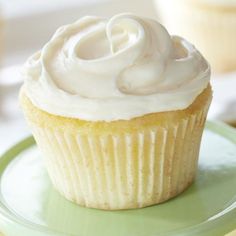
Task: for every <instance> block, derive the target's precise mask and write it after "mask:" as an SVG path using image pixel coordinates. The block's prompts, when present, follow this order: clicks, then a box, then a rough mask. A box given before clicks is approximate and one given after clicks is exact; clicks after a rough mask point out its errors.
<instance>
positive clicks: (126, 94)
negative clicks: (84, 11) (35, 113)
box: [23, 14, 210, 121]
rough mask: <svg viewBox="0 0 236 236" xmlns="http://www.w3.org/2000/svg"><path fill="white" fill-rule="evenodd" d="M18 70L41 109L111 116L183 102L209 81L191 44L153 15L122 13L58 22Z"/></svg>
mask: <svg viewBox="0 0 236 236" xmlns="http://www.w3.org/2000/svg"><path fill="white" fill-rule="evenodd" d="M23 76H24V81H25V82H24V91H25V92H26V95H27V96H28V97H29V99H30V100H31V102H32V103H33V104H34V105H35V106H36V107H38V108H39V109H42V110H44V111H46V112H48V113H51V114H54V115H59V116H64V117H71V118H79V119H83V120H91V121H113V120H129V119H132V118H134V117H138V116H143V115H145V114H149V113H154V112H163V111H173V110H180V109H185V108H187V107H188V106H189V105H191V104H192V102H193V101H194V100H195V98H196V97H197V96H198V95H199V94H200V93H201V92H202V91H203V90H204V89H205V88H206V87H207V85H208V83H209V77H210V69H209V65H208V63H207V62H206V60H205V59H204V58H203V56H202V55H201V54H200V53H199V51H197V50H196V49H195V48H194V46H193V45H191V44H190V43H188V42H187V41H186V40H184V39H182V38H180V37H178V36H170V35H169V34H168V32H167V31H166V30H165V28H164V27H163V26H162V25H161V24H159V23H158V22H156V21H154V20H151V19H147V18H140V17H138V16H135V15H132V14H120V15H115V16H113V17H112V18H110V19H106V18H100V17H94V16H86V17H83V18H81V19H80V20H78V21H76V22H75V23H73V24H70V25H66V26H62V27H61V28H59V29H58V30H57V32H56V33H55V34H54V35H53V37H52V39H51V40H50V41H49V42H48V43H47V44H46V45H45V46H44V47H43V49H42V50H41V51H40V52H37V53H36V54H35V55H33V56H32V57H31V58H29V59H28V61H27V62H26V64H25V66H24V69H23Z"/></svg>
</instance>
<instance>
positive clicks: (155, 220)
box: [0, 122, 236, 236]
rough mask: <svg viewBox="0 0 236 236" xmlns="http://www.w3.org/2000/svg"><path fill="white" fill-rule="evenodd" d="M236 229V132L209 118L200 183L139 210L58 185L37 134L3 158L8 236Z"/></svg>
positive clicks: (214, 234)
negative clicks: (86, 200)
mask: <svg viewBox="0 0 236 236" xmlns="http://www.w3.org/2000/svg"><path fill="white" fill-rule="evenodd" d="M234 228H236V131H235V130H234V129H232V128H229V127H228V126H226V125H222V124H217V123H212V122H208V124H207V127H206V129H205V131H204V135H203V141H202V146H201V152H200V163H199V171H198V176H197V179H196V181H195V183H194V184H193V185H192V186H191V187H190V188H189V189H188V190H186V191H185V192H184V193H183V194H181V195H180V196H178V197H176V198H174V199H172V200H170V201H168V202H166V203H163V204H160V205H156V206H152V207H147V208H144V209H137V210H122V211H102V210H95V209H87V208H83V207H79V206H76V205H75V204H73V203H71V202H69V201H67V200H65V199H64V198H63V197H62V196H60V195H59V194H58V193H57V192H56V191H55V190H54V189H53V187H52V185H51V183H50V180H49V178H48V175H47V173H46V171H45V169H44V167H43V164H42V160H41V158H40V154H39V152H38V149H37V147H36V146H35V143H34V140H33V138H32V137H30V138H27V139H25V140H23V141H22V142H20V143H19V144H17V145H16V146H14V147H12V148H11V149H10V150H9V151H8V152H7V153H5V154H4V155H3V156H2V157H1V158H0V231H1V232H2V233H3V234H4V235H5V236H43V235H44V236H47V235H53V236H73V235H74V236H158V235H160V236H161V235H166V236H167V235H168V236H171V235H174V236H178V235H181V236H184V235H188V236H190V235H198V236H199V235H202V236H218V235H219V236H222V235H224V234H225V233H227V232H229V231H231V230H233V229H234Z"/></svg>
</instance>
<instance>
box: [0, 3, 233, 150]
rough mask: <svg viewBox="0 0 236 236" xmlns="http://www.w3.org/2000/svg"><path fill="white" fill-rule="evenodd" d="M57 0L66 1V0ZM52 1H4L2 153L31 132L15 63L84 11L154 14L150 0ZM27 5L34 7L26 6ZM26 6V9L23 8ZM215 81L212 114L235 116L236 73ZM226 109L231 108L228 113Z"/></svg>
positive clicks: (0, 84) (0, 106) (0, 78)
mask: <svg viewBox="0 0 236 236" xmlns="http://www.w3.org/2000/svg"><path fill="white" fill-rule="evenodd" d="M57 1H59V2H63V3H65V1H64V0H57ZM69 1H70V0H68V1H66V2H68V3H69ZM42 2H44V3H45V2H48V4H49V5H50V6H49V7H48V8H47V11H44V9H45V8H44V6H43V5H42V4H43V3H42ZM53 2H54V3H55V2H56V0H51V1H46V0H34V1H29V0H3V1H2V4H3V5H5V6H6V5H8V6H7V7H8V8H7V9H6V11H5V15H6V16H7V20H6V22H5V33H6V37H5V43H6V46H5V58H4V59H5V60H4V70H2V71H0V154H1V153H2V152H4V151H5V150H6V149H7V148H9V147H10V146H11V145H12V144H14V143H15V142H17V141H19V140H20V139H21V138H22V137H25V136H27V135H29V134H30V132H29V130H28V127H27V125H26V123H25V121H24V119H23V115H22V113H21V111H20V108H19V105H18V99H17V97H18V91H19V86H20V84H21V80H20V77H19V70H18V68H19V67H16V66H15V65H19V66H20V65H21V64H22V63H23V62H24V61H25V59H26V58H27V57H28V56H29V55H30V54H32V53H33V52H35V51H36V50H37V49H39V48H41V47H42V45H43V44H44V43H45V42H46V41H47V40H48V39H49V38H50V36H51V35H52V33H53V32H54V31H55V29H56V28H57V27H58V26H59V25H62V24H65V23H68V22H71V21H73V20H75V19H77V18H78V17H80V16H81V15H84V14H100V15H103V14H104V15H112V14H114V13H117V12H121V11H132V12H134V13H136V14H139V15H146V16H147V15H148V16H150V17H155V13H154V10H153V7H152V3H151V0H150V1H145V0H142V1H141V0H140V1H135V0H130V1H127V3H126V1H125V0H119V1H118V0H109V1H107V2H110V3H109V4H108V3H106V4H104V1H99V0H96V2H97V4H93V6H92V7H89V6H88V5H86V6H84V7H82V6H81V5H80V6H77V7H75V5H73V4H75V3H77V4H78V3H81V1H78V0H74V1H71V2H73V3H71V4H68V5H67V7H66V8H65V7H62V6H63V5H60V4H59V8H54V7H55V6H57V4H55V5H53ZM82 2H86V3H87V2H88V1H85V0H84V1H82ZM101 2H103V4H102V3H101ZM23 3H24V4H23ZM63 3H61V4H63ZM100 3H101V4H100ZM21 4H22V5H21ZM30 5H31V6H30ZM26 6H27V8H28V7H29V8H30V9H33V10H32V11H29V10H26ZM23 8H24V9H25V11H21V10H22V9H23ZM37 9H39V10H37ZM9 66H12V67H9ZM218 77H219V76H218ZM212 84H213V89H214V99H213V104H212V107H211V109H210V114H209V117H210V118H221V119H222V117H224V119H226V117H225V114H226V115H227V116H229V115H230V116H232V118H233V119H235V117H236V112H235V111H234V113H233V110H235V109H236V105H235V104H236V94H235V93H236V92H235V91H236V73H233V74H229V75H224V76H220V78H217V79H214V80H212ZM230 104H231V105H230ZM227 107H228V108H227ZM225 108H227V109H225ZM225 110H228V111H230V112H228V111H226V113H225ZM227 119H229V117H227Z"/></svg>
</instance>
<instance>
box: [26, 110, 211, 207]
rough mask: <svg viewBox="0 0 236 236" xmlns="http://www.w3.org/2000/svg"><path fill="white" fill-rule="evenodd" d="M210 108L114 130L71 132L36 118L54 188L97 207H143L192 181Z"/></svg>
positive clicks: (37, 136) (36, 131)
mask: <svg viewBox="0 0 236 236" xmlns="http://www.w3.org/2000/svg"><path fill="white" fill-rule="evenodd" d="M206 113H207V109H205V108H203V110H202V111H198V112H197V113H196V114H193V115H191V116H189V118H185V119H181V120H180V121H179V122H178V123H176V124H174V125H173V124H169V125H168V126H163V127H162V126H159V127H152V128H141V131H134V132H132V133H121V134H114V135H111V134H109V135H104V134H103V135H98V134H92V133H89V134H84V133H82V134H81V133H80V131H79V130H75V131H74V132H71V131H70V132H67V131H66V130H60V129H57V128H55V129H54V128H50V129H49V128H48V127H45V128H44V127H41V126H38V125H37V124H35V123H31V127H32V130H33V134H34V137H35V139H36V142H37V144H38V146H39V148H40V150H41V151H42V156H43V157H44V160H45V164H46V167H47V169H48V173H49V176H50V178H51V179H52V183H53V185H54V186H55V188H56V189H57V190H58V191H59V192H60V193H61V194H62V195H63V196H65V197H66V198H67V199H69V200H70V201H73V202H76V203H77V204H80V205H84V206H87V207H92V208H101V209H126V208H139V207H144V206H148V205H152V204H156V203H159V202H163V201H165V200H167V199H169V198H171V197H174V196H175V195H177V194H179V193H180V192H182V191H183V190H184V189H185V188H186V187H187V186H189V185H190V184H191V182H192V181H193V179H194V177H195V173H196V169H197V159H198V152H199V145H200V140H201V135H202V131H203V126H204V122H205V117H206Z"/></svg>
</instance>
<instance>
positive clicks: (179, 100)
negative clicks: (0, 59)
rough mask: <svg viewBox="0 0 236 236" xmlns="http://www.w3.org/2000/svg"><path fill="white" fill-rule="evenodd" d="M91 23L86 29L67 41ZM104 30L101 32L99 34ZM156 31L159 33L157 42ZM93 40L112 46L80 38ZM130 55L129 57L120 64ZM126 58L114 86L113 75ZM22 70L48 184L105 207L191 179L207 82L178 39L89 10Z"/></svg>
mask: <svg viewBox="0 0 236 236" xmlns="http://www.w3.org/2000/svg"><path fill="white" fill-rule="evenodd" d="M144 22H145V23H144ZM93 24H95V26H96V27H95V26H93ZM91 25H92V26H91ZM114 25H115V26H117V25H118V26H119V27H118V28H116V27H115V28H114ZM77 27H79V29H80V30H82V32H83V29H86V30H85V31H84V32H83V33H81V31H79V30H78V29H77ZM87 27H88V28H87ZM100 27H101V28H100ZM109 27H110V28H111V30H110V28H109ZM147 27H148V28H147ZM97 28H99V30H98V31H96V30H97ZM75 29H77V31H78V32H80V33H77V31H76V30H75ZM89 29H90V30H91V32H92V34H91V35H90V37H88V38H85V39H84V38H83V40H81V42H80V41H79V40H78V41H76V40H75V38H76V37H78V38H79V36H81V35H82V36H83V37H85V36H87V34H89V33H88V32H89ZM104 29H106V30H108V33H107V34H101V33H100V32H103V30H104ZM123 29H125V30H124V31H123ZM148 29H149V30H150V32H152V31H153V32H154V33H153V34H151V35H149V34H148V33H147V32H148V31H147V30H148ZM94 31H95V32H98V35H97V34H96V33H94ZM156 31H157V32H156ZM124 32H125V33H124ZM70 33H72V34H73V36H71V35H69V34H70ZM110 33H111V34H113V35H112V36H111V38H110V39H109V40H108V41H107V40H106V37H109V34H110ZM116 33H117V35H116ZM126 33H127V34H128V35H126ZM156 33H157V34H156ZM74 34H75V35H76V37H75V35H74ZM78 34H79V36H78ZM68 35H69V36H68ZM84 35H85V36H84ZM94 35H96V37H95V38H93V37H94ZM63 36H65V38H63ZM135 37H136V38H135ZM155 37H160V39H162V41H163V42H162V43H159V45H158V42H157V39H156V38H155ZM68 38H71V40H69V39H68ZM62 39H63V40H62ZM72 39H74V40H72ZM94 39H95V41H96V42H95V44H97V46H98V47H99V48H100V47H102V50H101V51H99V53H101V52H102V53H104V44H105V43H110V44H112V47H113V48H111V49H107V50H111V51H112V52H111V54H110V55H109V56H105V57H102V56H101V55H99V56H98V55H97V54H96V55H95V54H94V51H95V49H93V50H91V52H90V51H89V50H90V49H89V47H88V45H86V43H88V44H89V46H90V47H93V45H90V44H91V41H90V40H92V41H93V40H94ZM127 39H128V40H127ZM151 39H152V40H151ZM154 39H155V40H154ZM99 40H101V42H98V41H99ZM103 40H105V41H103ZM112 40H115V42H116V43H117V44H114V45H113V41H112ZM122 40H124V41H122ZM132 40H134V41H132ZM75 41H76V46H75ZM85 41H86V42H85ZM121 42H122V43H121ZM80 43H81V44H80ZM124 43H127V45H125V46H124ZM130 44H131V45H130ZM101 45H103V46H101ZM156 45H157V46H158V50H157V49H156V47H157V46H156ZM72 46H73V47H72ZM61 47H62V48H63V49H62V50H61ZM148 47H150V48H148ZM71 48H73V49H75V51H73V53H72V54H70V53H71V51H70V50H71ZM84 48H85V49H86V50H84ZM67 49H68V51H67ZM96 50H97V49H96ZM115 50H118V51H115ZM88 52H89V55H88ZM127 52H129V55H127ZM137 52H139V53H137ZM147 52H148V53H147ZM106 53H107V52H106ZM152 53H153V54H152ZM91 54H92V57H93V58H88V56H91ZM70 55H73V56H71V58H70V59H69V60H68V57H70ZM75 55H76V59H74V56H75ZM121 55H122V56H123V58H122V60H121V59H120V57H121ZM133 55H135V64H134V63H132V66H131V67H129V66H128V67H127V64H128V65H130V64H131V63H130V60H131V57H132V56H133ZM141 55H145V60H144V58H142V56H141ZM150 55H151V56H150ZM157 55H159V56H158V57H156V56H157ZM64 57H65V58H64ZM62 58H63V59H62ZM81 58H82V59H81ZM104 58H105V59H104ZM117 58H118V59H117ZM140 58H141V61H139V59H140ZM72 59H73V60H75V64H73V62H72ZM114 61H115V62H116V63H115V64H113V63H114ZM163 61H164V63H163ZM100 62H102V63H100ZM60 63H61V64H60ZM66 63H68V64H66ZM119 63H120V64H119ZM145 63H147V64H145ZM71 64H73V65H71ZM97 64H99V66H97ZM124 64H125V69H122V72H121V73H119V74H118V76H117V77H116V76H115V77H114V78H115V79H116V80H115V82H116V83H115V88H114V83H111V82H112V79H113V76H111V75H113V72H114V71H116V70H117V67H119V66H120V65H122V66H121V68H123V66H124ZM159 65H163V68H159ZM64 66H65V67H64ZM61 67H62V68H63V70H62V69H61ZM94 67H95V69H96V70H94ZM103 67H104V68H103ZM70 68H72V69H71V70H70ZM24 69H25V72H24V74H23V76H24V78H25V83H24V86H23V87H22V89H21V93H20V103H21V106H22V109H23V111H24V114H25V117H26V119H27V121H28V124H29V125H30V128H31V130H32V133H33V135H34V137H35V140H36V142H37V145H38V147H39V149H40V150H41V152H42V157H43V158H44V161H45V164H46V167H47V170H48V173H49V176H50V178H51V180H52V183H53V185H54V186H55V188H56V189H57V190H58V191H59V192H60V193H61V194H62V195H63V196H65V197H66V198H67V199H68V200H70V201H73V202H75V203H77V204H79V205H82V206H86V207H91V208H99V209H106V210H115V209H129V208H140V207H145V206H149V205H153V204H157V203H160V202H163V201H166V200H168V199H170V198H172V197H174V196H176V195H178V194H179V193H181V192H183V191H184V190H185V189H186V188H187V187H188V186H189V185H190V184H191V183H192V182H193V180H194V178H195V175H196V171H197V163H198V155H199V147H200V142H201V136H202V132H203V128H204V124H205V120H206V116H207V112H208V108H209V105H210V102H211V98H212V91H211V86H210V84H209V76H210V71H209V66H208V64H207V63H206V61H205V59H204V58H203V57H202V56H201V55H200V53H199V52H198V51H197V50H196V49H195V48H194V47H193V46H191V45H190V44H188V43H187V42H185V41H183V39H181V38H178V37H173V38H172V37H171V36H169V34H168V33H167V31H166V30H165V29H164V28H163V27H162V26H161V25H160V24H158V23H157V22H155V21H152V20H143V19H141V18H138V17H136V16H133V15H129V14H128V15H127V14H122V15H118V16H115V17H113V18H112V19H110V20H109V21H108V20H107V19H105V20H104V19H101V18H93V17H92V18H90V17H87V18H83V19H82V20H79V21H78V22H77V23H75V24H72V25H69V26H64V27H63V28H61V29H59V30H58V31H57V32H56V34H55V35H54V36H53V38H52V39H51V40H50V41H49V43H48V44H46V46H45V47H44V48H43V49H42V51H41V52H39V53H37V54H35V55H34V56H33V57H32V58H30V59H29V61H28V62H27V64H26V65H25V67H24ZM162 69H163V70H165V73H166V74H163V73H164V72H161V74H160V73H159V72H160V71H162ZM119 70H120V68H118V71H119ZM58 71H59V72H60V73H59V72H58ZM65 71H66V72H65ZM82 73H83V74H82ZM99 73H101V75H102V77H100V76H98V75H100V74H99ZM106 73H108V74H106ZM91 74H92V75H91ZM81 75H83V76H82V77H81ZM133 75H136V77H135V78H133V77H132V76H133ZM153 75H154V77H153ZM160 75H162V76H164V75H165V76H164V77H165V78H164V79H160V78H159V76H160ZM74 78H75V80H74ZM103 79H107V80H105V82H104V81H103ZM87 80H88V81H90V83H87ZM93 80H95V81H97V83H94V84H93V83H91V81H93ZM104 88H105V89H104ZM85 95H86V96H85Z"/></svg>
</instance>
